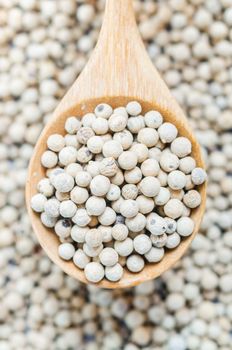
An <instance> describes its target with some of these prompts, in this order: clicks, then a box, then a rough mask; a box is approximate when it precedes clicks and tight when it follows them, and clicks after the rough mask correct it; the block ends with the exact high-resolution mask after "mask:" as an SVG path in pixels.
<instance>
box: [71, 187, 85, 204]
mask: <svg viewBox="0 0 232 350" xmlns="http://www.w3.org/2000/svg"><path fill="white" fill-rule="evenodd" d="M70 198H71V200H72V201H73V202H74V203H76V204H83V203H85V202H86V201H87V199H88V198H89V193H88V191H87V189H86V188H83V187H79V186H75V187H74V188H73V189H72V191H71V192H70Z"/></svg>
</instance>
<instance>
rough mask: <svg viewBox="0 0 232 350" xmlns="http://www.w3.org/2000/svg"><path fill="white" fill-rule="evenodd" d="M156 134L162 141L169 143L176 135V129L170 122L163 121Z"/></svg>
mask: <svg viewBox="0 0 232 350" xmlns="http://www.w3.org/2000/svg"><path fill="white" fill-rule="evenodd" d="M158 134H159V137H160V140H161V141H162V142H163V143H171V142H172V141H173V140H174V139H175V138H176V137H177V134H178V130H177V128H176V127H175V125H173V124H171V123H163V124H162V125H161V126H160V127H159V129H158Z"/></svg>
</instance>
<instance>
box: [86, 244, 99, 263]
mask: <svg viewBox="0 0 232 350" xmlns="http://www.w3.org/2000/svg"><path fill="white" fill-rule="evenodd" d="M102 249H103V244H100V245H99V246H97V247H90V246H89V245H88V244H87V243H84V244H83V251H84V253H85V254H86V255H88V256H89V257H90V258H97V260H98V259H99V258H98V256H99V254H100V253H101V251H102Z"/></svg>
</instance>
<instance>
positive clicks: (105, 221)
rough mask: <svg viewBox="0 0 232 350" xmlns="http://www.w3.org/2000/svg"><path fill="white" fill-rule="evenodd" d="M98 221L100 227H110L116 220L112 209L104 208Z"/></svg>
mask: <svg viewBox="0 0 232 350" xmlns="http://www.w3.org/2000/svg"><path fill="white" fill-rule="evenodd" d="M98 220H99V222H100V224H101V225H103V226H110V225H112V224H113V223H114V222H115V220H116V213H115V211H114V210H113V209H112V208H110V207H106V208H105V210H104V212H103V213H102V214H101V215H100V216H99V217H98Z"/></svg>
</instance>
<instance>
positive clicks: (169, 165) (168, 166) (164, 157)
mask: <svg viewBox="0 0 232 350" xmlns="http://www.w3.org/2000/svg"><path fill="white" fill-rule="evenodd" d="M159 162H160V166H161V168H162V169H163V170H164V171H166V172H167V173H169V172H170V171H173V170H176V169H177V168H178V166H179V163H180V162H179V158H178V157H177V156H176V155H175V154H173V153H171V152H169V151H166V150H164V151H163V152H162V153H161V156H160V161H159Z"/></svg>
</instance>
